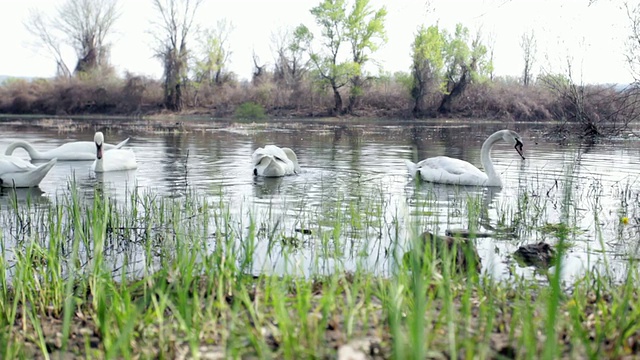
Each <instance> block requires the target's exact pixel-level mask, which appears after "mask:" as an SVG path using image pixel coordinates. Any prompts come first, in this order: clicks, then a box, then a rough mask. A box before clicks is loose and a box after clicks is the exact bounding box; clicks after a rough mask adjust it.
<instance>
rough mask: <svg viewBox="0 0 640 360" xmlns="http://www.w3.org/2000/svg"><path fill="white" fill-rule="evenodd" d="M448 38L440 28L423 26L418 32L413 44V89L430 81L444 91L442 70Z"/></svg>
mask: <svg viewBox="0 0 640 360" xmlns="http://www.w3.org/2000/svg"><path fill="white" fill-rule="evenodd" d="M446 36H447V34H446V32H445V31H444V30H443V31H440V29H439V28H438V26H429V27H428V28H425V27H424V26H422V27H421V28H420V29H419V30H418V33H417V34H416V37H415V39H414V40H413V44H412V56H413V69H412V71H413V84H412V86H413V87H412V88H413V89H415V88H416V87H417V86H421V84H422V83H426V82H428V81H434V82H436V83H437V84H438V89H444V82H443V81H442V76H443V73H442V69H443V67H444V55H445V46H446V45H447V44H446ZM415 91H416V90H414V92H415Z"/></svg>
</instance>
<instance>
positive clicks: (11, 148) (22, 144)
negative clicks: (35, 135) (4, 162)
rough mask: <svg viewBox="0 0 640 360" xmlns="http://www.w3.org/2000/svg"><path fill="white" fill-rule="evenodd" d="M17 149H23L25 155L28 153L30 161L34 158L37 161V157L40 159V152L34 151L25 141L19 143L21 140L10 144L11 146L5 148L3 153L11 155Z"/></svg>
mask: <svg viewBox="0 0 640 360" xmlns="http://www.w3.org/2000/svg"><path fill="white" fill-rule="evenodd" d="M17 148H23V149H25V150H26V152H27V153H29V157H31V159H34V158H36V159H37V158H39V157H40V152H39V151H38V150H36V149H34V147H33V146H31V144H29V143H28V142H26V141H21V140H19V141H15V142H13V143H11V144H10V145H9V146H8V147H7V149H6V150H5V152H4V153H5V154H6V155H9V154H13V151H14V150H15V149H17Z"/></svg>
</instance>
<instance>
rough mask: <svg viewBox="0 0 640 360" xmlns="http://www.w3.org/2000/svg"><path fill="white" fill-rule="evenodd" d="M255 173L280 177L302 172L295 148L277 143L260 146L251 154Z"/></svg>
mask: <svg viewBox="0 0 640 360" xmlns="http://www.w3.org/2000/svg"><path fill="white" fill-rule="evenodd" d="M251 160H252V162H253V175H256V176H265V177H279V176H285V175H293V174H297V173H299V172H300V166H299V165H298V157H297V156H296V154H295V153H294V152H293V150H291V149H289V148H286V147H283V148H280V147H277V146H275V145H267V146H265V147H264V148H258V149H256V151H254V152H253V155H251Z"/></svg>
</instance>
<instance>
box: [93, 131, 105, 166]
mask: <svg viewBox="0 0 640 360" xmlns="http://www.w3.org/2000/svg"><path fill="white" fill-rule="evenodd" d="M93 142H95V143H96V156H97V157H98V160H99V159H102V144H103V143H104V135H103V134H102V131H98V132H97V133H96V134H95V136H94V137H93Z"/></svg>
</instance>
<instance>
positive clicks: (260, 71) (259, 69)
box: [251, 49, 267, 85]
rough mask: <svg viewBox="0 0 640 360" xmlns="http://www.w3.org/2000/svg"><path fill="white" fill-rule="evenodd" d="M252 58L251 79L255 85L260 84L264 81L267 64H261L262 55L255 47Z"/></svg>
mask: <svg viewBox="0 0 640 360" xmlns="http://www.w3.org/2000/svg"><path fill="white" fill-rule="evenodd" d="M252 58H253V78H252V79H251V81H252V82H253V83H254V84H255V85H259V84H261V83H262V81H263V80H264V77H265V75H266V74H265V71H264V68H265V67H266V66H267V64H265V63H262V65H260V57H259V56H258V54H256V50H255V49H254V50H253V53H252Z"/></svg>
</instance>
